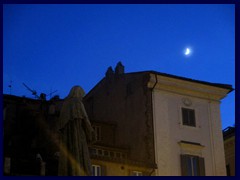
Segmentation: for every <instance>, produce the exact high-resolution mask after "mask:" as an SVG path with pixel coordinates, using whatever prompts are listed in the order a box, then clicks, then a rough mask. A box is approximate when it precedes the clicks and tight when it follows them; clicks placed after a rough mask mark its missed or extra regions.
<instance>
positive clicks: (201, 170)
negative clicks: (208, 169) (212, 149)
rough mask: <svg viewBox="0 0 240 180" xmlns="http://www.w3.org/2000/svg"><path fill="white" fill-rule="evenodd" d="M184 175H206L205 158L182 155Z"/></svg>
mask: <svg viewBox="0 0 240 180" xmlns="http://www.w3.org/2000/svg"><path fill="white" fill-rule="evenodd" d="M181 169H182V176H205V165H204V158H201V157H198V156H192V155H181Z"/></svg>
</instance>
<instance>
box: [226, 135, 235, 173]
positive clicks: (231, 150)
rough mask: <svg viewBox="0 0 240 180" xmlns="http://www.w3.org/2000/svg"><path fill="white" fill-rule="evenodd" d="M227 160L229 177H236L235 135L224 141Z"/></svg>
mask: <svg viewBox="0 0 240 180" xmlns="http://www.w3.org/2000/svg"><path fill="white" fill-rule="evenodd" d="M224 150H225V160H226V165H227V166H228V168H229V174H228V175H229V176H235V135H233V136H231V137H229V138H227V139H225V140H224Z"/></svg>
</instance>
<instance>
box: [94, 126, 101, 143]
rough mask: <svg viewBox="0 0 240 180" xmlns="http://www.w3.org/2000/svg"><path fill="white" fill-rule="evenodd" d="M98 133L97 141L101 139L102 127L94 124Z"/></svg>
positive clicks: (96, 133)
mask: <svg viewBox="0 0 240 180" xmlns="http://www.w3.org/2000/svg"><path fill="white" fill-rule="evenodd" d="M93 129H94V131H95V135H96V137H95V138H96V141H101V127H100V126H93Z"/></svg>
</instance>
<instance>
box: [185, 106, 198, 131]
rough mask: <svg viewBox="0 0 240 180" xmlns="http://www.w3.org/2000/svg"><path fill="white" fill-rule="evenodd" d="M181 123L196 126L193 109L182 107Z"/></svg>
mask: <svg viewBox="0 0 240 180" xmlns="http://www.w3.org/2000/svg"><path fill="white" fill-rule="evenodd" d="M182 124H183V125H186V126H193V127H195V126H196V121H195V111H194V110H193V109H187V108H182Z"/></svg>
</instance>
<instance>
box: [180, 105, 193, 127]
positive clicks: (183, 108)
mask: <svg viewBox="0 0 240 180" xmlns="http://www.w3.org/2000/svg"><path fill="white" fill-rule="evenodd" d="M184 110H185V111H186V110H188V111H190V112H193V117H194V123H191V122H189V121H191V120H189V119H188V120H187V121H188V123H184ZM188 113H189V112H188ZM196 114H197V113H196V109H195V108H189V107H184V106H181V108H180V115H181V125H182V126H184V127H191V128H197V116H196ZM188 118H190V115H189V114H188ZM192 124H193V125H192Z"/></svg>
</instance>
